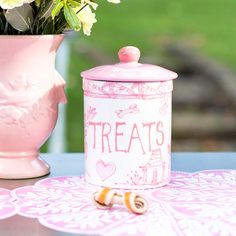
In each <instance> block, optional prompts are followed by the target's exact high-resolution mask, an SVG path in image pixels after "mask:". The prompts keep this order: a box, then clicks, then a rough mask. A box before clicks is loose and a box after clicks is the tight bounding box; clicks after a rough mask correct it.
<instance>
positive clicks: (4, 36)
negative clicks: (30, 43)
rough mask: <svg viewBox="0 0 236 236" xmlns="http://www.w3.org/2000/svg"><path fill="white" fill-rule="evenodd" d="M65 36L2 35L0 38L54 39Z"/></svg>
mask: <svg viewBox="0 0 236 236" xmlns="http://www.w3.org/2000/svg"><path fill="white" fill-rule="evenodd" d="M64 36H65V34H39V35H36V34H32V35H31V34H27V35H7V34H6V35H3V34H2V35H0V38H52V37H64Z"/></svg>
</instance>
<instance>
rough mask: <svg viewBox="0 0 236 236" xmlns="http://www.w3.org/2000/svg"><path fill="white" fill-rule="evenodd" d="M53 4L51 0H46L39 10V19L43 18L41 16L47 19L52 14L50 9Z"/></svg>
mask: <svg viewBox="0 0 236 236" xmlns="http://www.w3.org/2000/svg"><path fill="white" fill-rule="evenodd" d="M54 6H55V4H54V2H53V0H48V1H47V3H46V5H45V7H44V8H43V10H42V12H40V19H43V18H45V19H48V18H49V17H50V16H51V14H52V10H53V8H54Z"/></svg>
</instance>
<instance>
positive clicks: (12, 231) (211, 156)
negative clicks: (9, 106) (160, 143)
mask: <svg viewBox="0 0 236 236" xmlns="http://www.w3.org/2000/svg"><path fill="white" fill-rule="evenodd" d="M41 157H42V158H43V159H45V160H46V161H47V162H48V163H49V165H50V166H51V173H50V175H48V176H46V177H42V178H47V177H55V176H73V175H76V176H77V175H82V174H83V173H84V155H83V154H78V153H74V154H41ZM208 169H236V153H231V152H228V153H172V170H175V171H185V172H195V171H200V170H208ZM42 178H35V179H27V180H0V187H1V188H6V189H14V188H17V187H21V186H25V185H33V184H34V183H35V182H37V181H38V180H40V179H42ZM0 235H4V236H16V235H17V236H21V235H22V236H55V235H58V236H69V235H74V234H70V233H64V232H58V231H54V230H51V229H48V228H46V227H44V226H42V225H41V224H40V223H39V222H38V220H36V219H29V218H25V217H22V216H19V215H16V216H13V217H11V218H8V219H5V220H0ZM77 235H78V234H77Z"/></svg>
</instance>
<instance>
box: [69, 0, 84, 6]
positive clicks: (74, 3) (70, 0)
mask: <svg viewBox="0 0 236 236" xmlns="http://www.w3.org/2000/svg"><path fill="white" fill-rule="evenodd" d="M67 2H69V3H70V5H71V6H72V7H80V6H81V4H80V3H79V2H76V1H74V0H67Z"/></svg>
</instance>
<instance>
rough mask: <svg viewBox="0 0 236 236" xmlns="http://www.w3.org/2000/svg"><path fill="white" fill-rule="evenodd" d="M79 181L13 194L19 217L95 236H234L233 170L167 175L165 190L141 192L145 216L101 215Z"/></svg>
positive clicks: (53, 181)
mask: <svg viewBox="0 0 236 236" xmlns="http://www.w3.org/2000/svg"><path fill="white" fill-rule="evenodd" d="M96 190H97V188H96V187H94V186H93V187H92V186H89V185H87V184H86V183H85V181H84V178H83V177H55V178H48V179H44V180H41V181H39V182H38V183H36V184H35V185H34V186H26V187H22V188H18V189H15V190H13V191H12V195H13V196H14V197H15V198H16V199H17V206H18V214H20V215H23V216H26V217H31V218H38V219H39V221H40V222H41V224H43V225H44V226H46V227H49V228H51V229H55V230H59V231H65V232H71V233H77V234H79V233H81V234H84V235H85V234H96V235H97V234H99V235H114V236H118V235H119V236H121V235H122V236H128V235H136V236H140V235H166V236H172V235H173V236H176V235H177V236H180V235H183V236H195V235H207V236H209V235H212V236H226V235H228V236H230V235H233V234H234V235H235V232H236V200H235V199H236V198H235V196H236V170H211V171H210V170H209V171H202V172H197V173H182V172H172V181H171V183H170V184H169V185H168V186H165V187H162V188H157V189H150V190H145V191H143V192H142V191H141V194H142V195H143V196H144V197H146V198H147V199H148V201H149V210H148V212H147V213H146V214H144V215H134V214H131V213H129V212H127V211H126V209H125V208H123V207H121V206H114V207H113V208H112V209H111V210H100V209H97V208H96V207H95V206H93V204H92V202H91V195H92V193H93V192H94V191H96Z"/></svg>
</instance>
